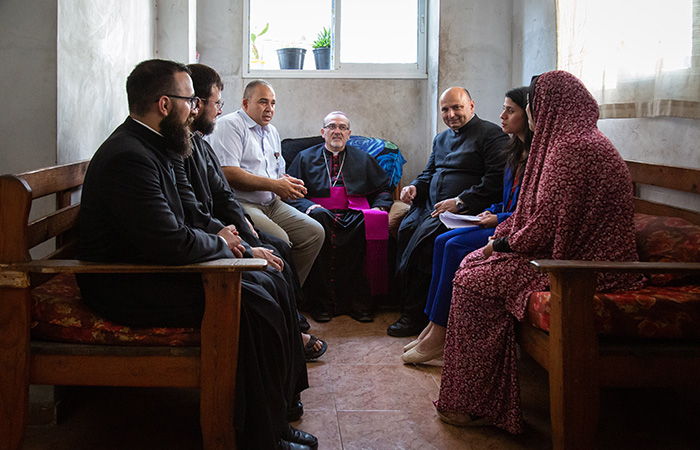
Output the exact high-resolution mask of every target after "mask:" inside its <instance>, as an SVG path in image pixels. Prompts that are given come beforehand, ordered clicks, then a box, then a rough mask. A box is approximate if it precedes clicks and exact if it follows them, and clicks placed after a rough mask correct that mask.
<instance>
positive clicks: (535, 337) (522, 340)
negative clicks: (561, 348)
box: [518, 322, 549, 371]
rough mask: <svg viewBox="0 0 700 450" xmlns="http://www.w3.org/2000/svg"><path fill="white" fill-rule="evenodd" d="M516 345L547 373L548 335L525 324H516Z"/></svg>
mask: <svg viewBox="0 0 700 450" xmlns="http://www.w3.org/2000/svg"><path fill="white" fill-rule="evenodd" d="M518 343H519V344H520V346H521V347H522V349H523V350H524V351H525V352H527V354H528V355H530V356H532V357H533V358H534V359H535V361H537V363H538V364H539V365H540V366H542V367H544V369H545V370H547V371H549V335H548V334H547V333H545V332H544V331H542V330H540V329H537V328H535V327H533V326H532V325H530V324H529V323H527V322H522V323H519V324H518Z"/></svg>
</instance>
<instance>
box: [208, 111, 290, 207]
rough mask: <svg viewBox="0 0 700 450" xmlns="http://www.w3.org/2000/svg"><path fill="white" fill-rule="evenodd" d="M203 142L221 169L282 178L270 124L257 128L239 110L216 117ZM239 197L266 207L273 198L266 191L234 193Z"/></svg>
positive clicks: (279, 150) (277, 144) (282, 167)
mask: <svg viewBox="0 0 700 450" xmlns="http://www.w3.org/2000/svg"><path fill="white" fill-rule="evenodd" d="M205 139H206V140H207V142H209V144H210V145H211V146H212V148H213V149H214V153H216V156H217V157H218V158H219V162H220V163H221V165H222V166H234V167H240V168H241V169H243V170H245V171H247V172H250V173H252V174H253V175H258V176H262V177H268V178H280V177H282V176H284V174H285V171H286V167H285V164H284V158H283V157H282V146H281V143H280V136H279V133H277V129H276V128H275V127H274V125H270V124H268V125H267V126H265V127H261V126H260V125H258V124H257V123H256V122H255V121H254V120H253V119H251V118H250V117H249V116H248V114H246V112H245V111H244V110H243V109H239V110H238V111H236V112H234V113H231V114H227V115H225V116H222V117H220V118H219V119H217V121H216V128H214V132H213V133H212V134H210V135H209V136H206V137H205ZM236 194H237V195H238V197H239V198H241V199H243V200H245V201H248V202H251V203H257V204H260V205H269V204H270V203H272V202H273V201H274V200H275V198H276V197H277V195H276V194H275V193H273V192H270V191H241V190H236Z"/></svg>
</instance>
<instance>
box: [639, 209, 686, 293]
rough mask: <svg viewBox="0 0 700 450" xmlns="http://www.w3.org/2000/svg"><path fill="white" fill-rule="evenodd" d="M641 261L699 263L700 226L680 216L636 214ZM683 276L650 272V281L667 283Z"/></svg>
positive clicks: (657, 283)
mask: <svg viewBox="0 0 700 450" xmlns="http://www.w3.org/2000/svg"><path fill="white" fill-rule="evenodd" d="M634 225H635V228H636V232H637V253H638V254H639V260H640V261H649V262H700V226H697V225H693V224H692V223H690V222H688V221H687V220H684V219H679V218H677V217H663V216H649V215H646V214H635V215H634ZM682 277H683V276H682V275H670V274H649V275H647V279H648V280H649V284H651V285H654V286H665V285H667V284H669V283H670V282H671V281H673V280H678V279H680V278H682Z"/></svg>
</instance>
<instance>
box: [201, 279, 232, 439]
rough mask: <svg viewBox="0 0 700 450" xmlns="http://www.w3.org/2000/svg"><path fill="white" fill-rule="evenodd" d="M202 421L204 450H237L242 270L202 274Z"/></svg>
mask: <svg viewBox="0 0 700 450" xmlns="http://www.w3.org/2000/svg"><path fill="white" fill-rule="evenodd" d="M203 281H204V289H205V293H206V308H205V312H204V319H203V320H202V354H201V375H200V376H201V378H200V383H201V386H200V389H201V392H200V395H201V397H200V398H201V400H200V422H201V426H202V439H203V443H204V450H232V449H233V450H235V448H236V435H235V429H234V425H233V412H234V402H235V400H236V369H237V366H238V332H239V320H240V304H241V303H240V302H241V272H236V273H216V274H206V275H204V276H203Z"/></svg>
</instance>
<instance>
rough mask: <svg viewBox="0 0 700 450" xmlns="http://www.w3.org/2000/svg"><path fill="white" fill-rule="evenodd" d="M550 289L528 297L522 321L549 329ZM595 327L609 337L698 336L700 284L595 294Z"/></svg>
mask: <svg viewBox="0 0 700 450" xmlns="http://www.w3.org/2000/svg"><path fill="white" fill-rule="evenodd" d="M549 300H550V292H535V293H533V294H532V295H531V296H530V301H529V303H528V309H527V314H526V317H525V320H526V321H527V322H528V323H530V324H532V325H533V326H535V327H537V328H539V329H541V330H544V331H547V332H549V308H550V305H549ZM593 301H594V314H595V317H594V318H595V324H596V330H597V331H598V333H599V334H602V335H609V336H627V337H632V336H636V337H643V338H655V339H677V338H700V286H699V285H687V286H665V287H660V286H647V287H645V288H643V289H638V290H635V291H620V292H615V293H597V294H596V295H595V296H594V298H593Z"/></svg>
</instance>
